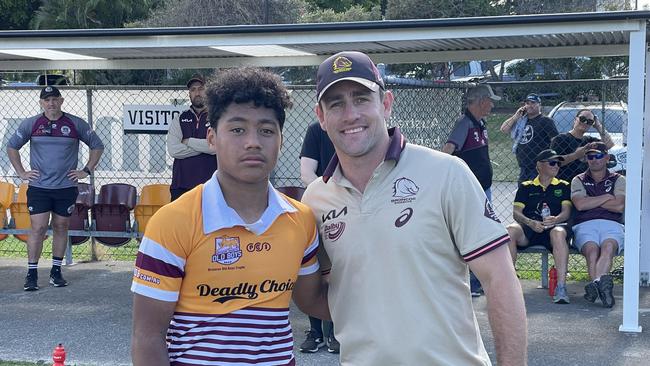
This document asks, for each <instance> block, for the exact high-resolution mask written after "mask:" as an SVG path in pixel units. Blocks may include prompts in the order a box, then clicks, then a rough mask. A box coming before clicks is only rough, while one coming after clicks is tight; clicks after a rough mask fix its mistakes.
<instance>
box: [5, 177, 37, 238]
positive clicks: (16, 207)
mask: <svg viewBox="0 0 650 366" xmlns="http://www.w3.org/2000/svg"><path fill="white" fill-rule="evenodd" d="M27 187H28V186H27V183H22V184H21V185H20V187H18V197H17V198H16V200H15V201H14V202H12V203H11V205H10V206H9V211H10V212H11V218H12V219H13V221H14V226H15V227H16V229H28V230H29V229H31V228H32V225H31V221H30V220H29V210H28V209H27ZM14 236H15V237H16V238H18V239H19V240H22V241H24V242H27V237H28V236H29V235H27V234H15V235H14Z"/></svg>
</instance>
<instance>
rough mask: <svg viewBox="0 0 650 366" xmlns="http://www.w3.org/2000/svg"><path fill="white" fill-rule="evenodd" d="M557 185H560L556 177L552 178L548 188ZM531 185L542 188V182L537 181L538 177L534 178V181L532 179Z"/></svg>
mask: <svg viewBox="0 0 650 366" xmlns="http://www.w3.org/2000/svg"><path fill="white" fill-rule="evenodd" d="M557 184H560V180H559V179H557V178H556V177H553V179H551V183H549V186H552V185H557ZM533 185H535V186H540V187H542V182H540V181H539V175H538V176H536V177H535V179H533Z"/></svg>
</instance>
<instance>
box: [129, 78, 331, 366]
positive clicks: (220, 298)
mask: <svg viewBox="0 0 650 366" xmlns="http://www.w3.org/2000/svg"><path fill="white" fill-rule="evenodd" d="M207 95H208V118H209V119H208V120H209V121H210V129H209V130H208V144H209V146H210V148H211V149H213V151H214V152H215V153H216V155H217V156H218V157H219V168H218V170H217V172H216V173H215V174H214V175H213V176H212V178H211V179H210V180H208V181H207V182H206V183H205V184H202V185H199V186H197V187H196V188H195V189H193V190H191V191H189V192H187V193H186V194H184V195H183V196H181V197H180V198H179V199H177V200H176V201H174V202H172V203H171V204H169V205H167V206H165V207H163V208H162V209H160V210H159V211H158V212H157V213H156V214H155V215H154V217H153V218H152V219H151V221H150V222H149V225H148V226H147V230H146V232H145V235H144V238H143V240H142V243H141V245H140V249H139V252H138V257H137V260H136V268H135V271H134V278H133V285H132V287H131V289H132V291H133V292H134V293H135V296H134V303H133V339H132V358H133V364H134V365H136V366H142V365H155V366H160V365H220V366H227V365H241V364H254V365H269V366H271V365H294V364H295V361H294V357H293V337H292V333H291V326H290V324H289V301H290V299H291V297H292V294H293V300H294V301H295V302H296V304H297V305H298V306H299V307H300V308H301V309H302V310H303V311H305V312H307V313H310V314H313V315H315V316H317V317H319V318H325V319H329V317H330V316H329V312H328V310H327V304H326V290H325V288H324V287H323V286H322V284H321V277H320V271H319V264H318V261H317V259H316V256H315V255H316V252H317V248H318V243H319V239H318V231H317V229H316V223H315V220H314V217H313V214H312V212H311V211H310V209H309V208H308V207H307V206H305V205H303V204H301V203H300V202H298V201H295V200H292V199H289V198H288V197H286V196H284V195H282V194H280V193H279V192H277V191H276V190H275V189H274V188H273V187H272V186H271V184H270V183H269V176H270V174H271V171H272V170H273V168H274V167H275V164H276V162H277V159H278V154H279V152H280V145H281V142H282V126H283V124H284V120H285V109H286V108H288V107H290V105H291V102H290V100H289V94H288V93H287V90H286V89H285V87H284V86H283V84H282V81H281V79H280V78H279V77H277V76H276V75H273V74H271V73H269V72H265V71H262V70H260V69H251V68H243V69H234V70H231V71H227V72H224V73H220V74H219V75H218V76H217V77H216V78H215V79H214V81H213V82H212V83H211V84H209V86H208V91H207Z"/></svg>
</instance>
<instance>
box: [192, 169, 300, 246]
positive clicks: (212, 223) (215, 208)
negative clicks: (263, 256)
mask: <svg viewBox="0 0 650 366" xmlns="http://www.w3.org/2000/svg"><path fill="white" fill-rule="evenodd" d="M268 187H269V195H268V196H269V197H268V204H267V207H266V210H264V213H263V214H262V216H261V217H260V219H259V220H257V221H256V222H254V223H251V224H247V223H246V222H244V220H242V218H241V217H239V214H238V213H237V211H235V210H234V209H232V208H231V207H230V206H228V204H227V203H226V199H225V198H224V197H223V192H222V191H221V186H220V185H219V181H218V179H217V173H216V172H215V173H214V174H213V175H212V177H211V178H210V180H208V181H207V182H206V183H205V184H204V185H203V192H202V195H201V209H202V212H203V233H204V234H206V235H207V234H209V233H211V232H214V231H217V230H221V229H228V228H232V227H235V226H241V227H243V228H244V229H246V230H248V231H251V232H253V233H255V234H256V235H261V234H263V233H264V232H265V231H266V230H268V229H269V227H271V225H272V224H273V222H274V221H275V219H277V218H278V217H279V216H280V215H282V214H283V213H290V212H296V211H297V209H296V208H295V207H293V205H291V204H290V203H289V202H288V201H287V200H286V199H285V198H284V197H283V196H281V195H280V194H279V193H278V191H276V190H275V188H273V186H272V185H271V183H268Z"/></svg>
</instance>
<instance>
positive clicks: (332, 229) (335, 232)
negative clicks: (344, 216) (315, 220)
mask: <svg viewBox="0 0 650 366" xmlns="http://www.w3.org/2000/svg"><path fill="white" fill-rule="evenodd" d="M323 231H324V232H325V235H326V236H327V239H329V240H331V241H337V240H338V239H339V238H340V237H341V235H343V232H344V231H345V222H343V221H339V222H333V223H331V224H327V225H325V227H324V228H323Z"/></svg>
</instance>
